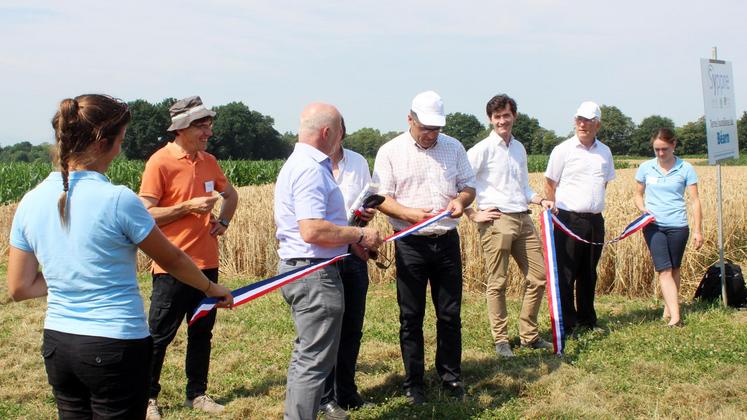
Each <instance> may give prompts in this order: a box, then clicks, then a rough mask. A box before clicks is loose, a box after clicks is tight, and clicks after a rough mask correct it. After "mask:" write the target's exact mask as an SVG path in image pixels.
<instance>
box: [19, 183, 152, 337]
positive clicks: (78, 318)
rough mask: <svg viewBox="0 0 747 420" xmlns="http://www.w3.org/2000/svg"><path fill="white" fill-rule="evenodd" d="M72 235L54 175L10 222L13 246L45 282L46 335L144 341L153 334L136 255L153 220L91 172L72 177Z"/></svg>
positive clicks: (133, 199) (128, 194)
mask: <svg viewBox="0 0 747 420" xmlns="http://www.w3.org/2000/svg"><path fill="white" fill-rule="evenodd" d="M69 186H70V191H69V193H68V197H69V198H68V203H67V206H68V209H69V219H68V222H69V231H67V232H66V231H65V230H64V229H63V228H62V224H61V222H60V218H59V213H58V210H57V199H58V198H59V197H60V194H61V193H62V175H61V174H60V173H59V172H53V173H51V174H50V175H49V177H47V179H45V180H44V181H42V182H41V183H40V184H39V185H37V186H36V187H35V188H34V189H33V190H31V191H29V192H28V193H26V195H25V196H24V197H23V199H22V200H21V202H20V204H19V205H18V209H17V210H16V214H15V217H14V218H13V226H12V228H11V234H10V244H11V245H12V246H14V247H15V248H18V249H20V250H22V251H26V252H33V253H34V255H36V258H37V260H38V261H39V264H40V265H41V266H42V272H43V273H44V278H45V279H46V281H47V288H48V296H47V317H46V319H45V321H44V328H45V329H49V330H54V331H60V332H64V333H69V334H80V335H89V336H96V337H108V338H116V339H139V338H144V337H147V336H148V335H149V333H148V326H147V324H146V320H145V308H144V306H143V300H142V298H141V297H140V291H139V289H138V285H137V280H136V277H135V276H136V256H137V254H136V252H137V245H136V244H138V243H140V242H142V241H143V239H145V238H146V237H147V236H148V234H149V233H150V232H151V231H152V230H153V227H154V226H155V221H154V220H153V217H152V216H151V215H150V214H149V213H148V211H147V210H146V209H145V207H144V206H143V204H142V203H141V202H140V199H139V198H138V197H137V196H136V195H135V193H134V192H132V191H131V190H129V189H128V188H126V187H124V186H116V185H112V184H111V183H110V182H109V179H108V178H107V177H106V176H104V175H102V174H100V173H98V172H92V171H76V172H71V173H70V176H69Z"/></svg>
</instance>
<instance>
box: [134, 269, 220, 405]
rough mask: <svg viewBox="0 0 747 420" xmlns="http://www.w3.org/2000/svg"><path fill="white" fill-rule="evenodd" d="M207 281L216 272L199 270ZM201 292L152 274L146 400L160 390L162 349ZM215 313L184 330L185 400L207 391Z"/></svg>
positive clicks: (167, 344)
mask: <svg viewBox="0 0 747 420" xmlns="http://www.w3.org/2000/svg"><path fill="white" fill-rule="evenodd" d="M202 272H203V273H205V276H207V278H208V279H210V280H212V281H214V282H216V283H217V282H218V269H217V268H211V269H206V270H202ZM204 298H205V293H203V292H202V291H201V290H197V289H195V288H194V287H191V286H188V285H186V284H184V283H182V282H180V281H179V280H177V279H176V278H174V277H173V276H171V275H169V274H154V275H153V293H152V295H151V302H150V313H149V315H148V324H149V326H150V335H151V336H152V337H153V369H152V371H151V384H150V398H157V397H158V393H159V392H160V391H161V384H160V383H159V380H160V379H161V369H162V368H163V359H164V357H165V356H166V348H167V347H168V346H169V344H171V341H172V340H174V337H175V336H176V332H177V330H178V329H179V326H180V325H181V323H182V322H183V321H184V322H187V321H189V318H190V317H191V316H192V313H193V312H194V311H195V309H196V308H197V305H198V304H199V303H200V301H201V300H202V299H204ZM215 312H216V311H215V310H212V311H211V312H210V314H208V315H207V316H205V317H203V318H200V319H199V320H197V321H196V322H195V323H194V324H192V326H190V327H188V328H187V356H186V360H185V371H186V374H187V387H186V394H187V399H190V400H191V399H194V398H195V397H199V396H200V395H204V394H205V392H206V391H207V380H208V369H209V367H210V340H211V339H212V337H213V332H212V331H213V325H214V324H215Z"/></svg>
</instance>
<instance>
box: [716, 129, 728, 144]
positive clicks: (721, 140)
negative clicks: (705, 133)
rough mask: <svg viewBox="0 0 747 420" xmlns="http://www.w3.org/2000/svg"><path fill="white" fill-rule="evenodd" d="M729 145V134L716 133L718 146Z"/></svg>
mask: <svg viewBox="0 0 747 420" xmlns="http://www.w3.org/2000/svg"><path fill="white" fill-rule="evenodd" d="M727 143H729V133H722V132H720V131H719V132H717V133H716V144H727Z"/></svg>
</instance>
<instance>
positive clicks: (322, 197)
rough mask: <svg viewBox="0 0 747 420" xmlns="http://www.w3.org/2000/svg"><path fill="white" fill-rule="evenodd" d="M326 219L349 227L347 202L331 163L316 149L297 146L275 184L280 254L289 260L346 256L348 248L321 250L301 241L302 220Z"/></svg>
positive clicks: (322, 248)
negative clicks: (300, 224)
mask: <svg viewBox="0 0 747 420" xmlns="http://www.w3.org/2000/svg"><path fill="white" fill-rule="evenodd" d="M306 219H324V220H326V221H328V222H331V223H334V224H336V225H340V226H347V224H348V221H347V217H346V211H345V200H344V198H343V196H342V192H340V188H339V187H338V186H337V183H336V182H335V179H334V177H333V176H332V162H331V161H330V160H329V157H327V155H325V154H324V153H322V152H321V151H319V150H317V149H316V148H314V147H312V146H310V145H308V144H304V143H296V147H295V149H294V150H293V153H292V154H291V155H290V157H288V160H287V161H285V164H284V165H283V168H282V169H281V170H280V173H279V174H278V179H277V182H276V183H275V225H276V226H277V233H276V237H277V239H278V241H279V242H280V247H279V249H278V255H279V256H280V258H282V259H288V258H331V257H336V256H338V255H340V254H344V253H345V252H346V251H347V249H348V247H347V245H344V246H338V247H322V246H319V245H314V244H309V243H306V242H304V241H303V239H301V232H300V230H299V227H298V221H299V220H306Z"/></svg>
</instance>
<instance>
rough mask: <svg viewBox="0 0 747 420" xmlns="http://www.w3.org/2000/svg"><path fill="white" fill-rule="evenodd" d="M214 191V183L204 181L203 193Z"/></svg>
mask: <svg viewBox="0 0 747 420" xmlns="http://www.w3.org/2000/svg"><path fill="white" fill-rule="evenodd" d="M213 191H215V181H205V192H213Z"/></svg>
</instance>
